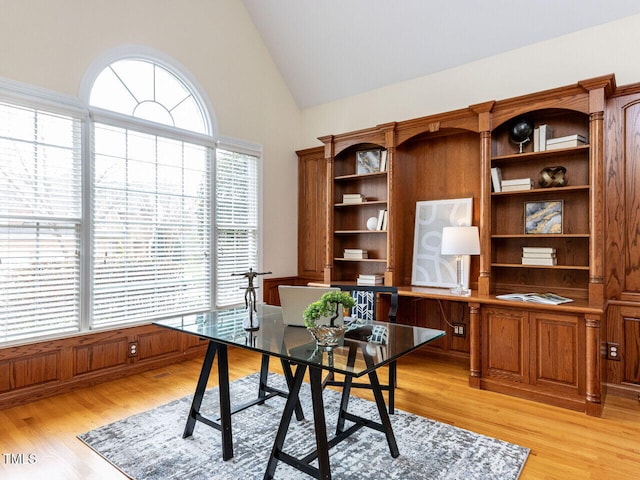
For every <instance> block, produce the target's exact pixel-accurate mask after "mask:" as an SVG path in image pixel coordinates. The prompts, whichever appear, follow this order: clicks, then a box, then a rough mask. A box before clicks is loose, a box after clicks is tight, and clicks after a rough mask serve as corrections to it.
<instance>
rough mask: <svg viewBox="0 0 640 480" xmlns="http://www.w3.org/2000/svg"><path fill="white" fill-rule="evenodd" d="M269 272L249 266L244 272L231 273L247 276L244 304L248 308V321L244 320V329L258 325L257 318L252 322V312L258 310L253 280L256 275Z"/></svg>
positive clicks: (252, 328) (256, 328)
mask: <svg viewBox="0 0 640 480" xmlns="http://www.w3.org/2000/svg"><path fill="white" fill-rule="evenodd" d="M269 274H271V272H254V271H253V268H249V271H248V272H244V273H232V274H231V275H232V276H238V275H241V276H243V277H247V279H248V281H249V284H248V285H247V288H246V289H245V291H244V306H245V308H247V309H248V310H249V318H248V322H245V325H244V329H245V330H258V329H259V328H260V325H259V324H258V320H257V319H256V320H255V322H254V318H253V313H254V312H256V313H257V312H258V310H257V309H256V288H257V287H255V286H254V285H253V280H254V279H255V278H256V277H257V276H258V275H269Z"/></svg>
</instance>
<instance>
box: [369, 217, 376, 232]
mask: <svg viewBox="0 0 640 480" xmlns="http://www.w3.org/2000/svg"><path fill="white" fill-rule="evenodd" d="M377 226H378V217H370V218H369V219H368V220H367V229H368V230H375V229H376V227H377Z"/></svg>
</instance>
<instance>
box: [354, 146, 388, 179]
mask: <svg viewBox="0 0 640 480" xmlns="http://www.w3.org/2000/svg"><path fill="white" fill-rule="evenodd" d="M381 159H382V150H381V149H379V148H376V149H372V150H359V151H357V152H356V174H358V175H365V174H367V173H377V172H379V171H380V161H381Z"/></svg>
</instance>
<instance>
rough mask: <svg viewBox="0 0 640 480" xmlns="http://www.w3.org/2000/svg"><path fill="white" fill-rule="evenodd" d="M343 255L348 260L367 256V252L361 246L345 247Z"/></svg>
mask: <svg viewBox="0 0 640 480" xmlns="http://www.w3.org/2000/svg"><path fill="white" fill-rule="evenodd" d="M343 256H344V258H347V259H350V260H362V259H364V258H369V253H368V252H367V251H366V250H363V249H361V248H345V249H344V252H343Z"/></svg>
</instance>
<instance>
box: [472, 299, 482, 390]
mask: <svg viewBox="0 0 640 480" xmlns="http://www.w3.org/2000/svg"><path fill="white" fill-rule="evenodd" d="M469 324H470V325H469V332H470V346H469V353H470V358H469V386H470V387H473V388H480V377H482V365H481V357H480V353H481V352H480V333H481V332H480V328H481V327H480V325H481V323H480V304H479V303H470V304H469Z"/></svg>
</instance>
